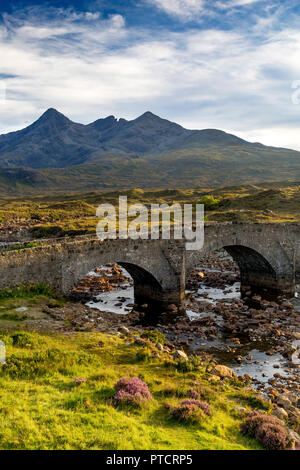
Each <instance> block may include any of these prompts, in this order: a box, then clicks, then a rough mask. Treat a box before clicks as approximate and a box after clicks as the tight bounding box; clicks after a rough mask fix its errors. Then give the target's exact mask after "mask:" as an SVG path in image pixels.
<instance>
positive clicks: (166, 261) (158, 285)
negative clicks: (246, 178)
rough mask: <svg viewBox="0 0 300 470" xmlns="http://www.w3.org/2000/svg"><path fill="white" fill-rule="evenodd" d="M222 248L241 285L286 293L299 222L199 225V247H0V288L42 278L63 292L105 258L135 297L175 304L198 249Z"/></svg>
mask: <svg viewBox="0 0 300 470" xmlns="http://www.w3.org/2000/svg"><path fill="white" fill-rule="evenodd" d="M221 248H224V249H225V250H226V251H227V252H228V253H229V254H230V255H231V256H232V257H233V258H234V259H235V261H236V262H237V263H238V265H239V267H240V271H241V284H242V289H245V288H246V287H247V286H251V287H252V288H253V289H256V288H260V289H272V290H274V291H278V292H284V293H286V294H292V293H294V290H295V283H300V225H298V224H231V223H221V224H217V223H210V224H206V225H205V241H204V247H203V249H202V250H201V251H186V249H185V242H184V240H104V241H100V240H98V239H96V238H92V237H78V238H75V239H63V240H57V241H55V242H54V241H52V242H51V241H43V242H42V244H41V246H38V247H35V248H27V249H22V250H12V251H2V252H0V288H5V287H8V286H17V285H20V284H24V283H25V284H26V283H27V284H29V283H39V282H45V283H47V284H49V285H51V286H52V287H53V288H54V289H55V290H56V291H57V292H58V293H59V294H63V295H67V294H68V293H69V292H70V291H71V289H72V287H73V286H74V285H76V284H77V282H78V281H79V280H80V279H82V278H83V277H85V276H86V274H87V273H88V272H89V271H91V270H93V269H94V268H95V267H97V266H99V265H102V264H106V263H109V262H116V263H118V264H120V265H121V266H123V267H124V268H125V269H126V270H127V271H128V272H129V273H130V275H131V276H132V278H133V280H134V287H135V297H136V301H138V302H140V301H142V302H145V300H146V301H159V302H162V303H180V302H181V301H182V299H183V298H184V291H185V279H186V274H187V273H189V272H190V271H191V270H192V269H193V268H194V267H195V266H197V264H198V263H199V260H200V259H201V257H202V256H203V255H204V254H208V253H209V252H211V251H214V250H217V249H221Z"/></svg>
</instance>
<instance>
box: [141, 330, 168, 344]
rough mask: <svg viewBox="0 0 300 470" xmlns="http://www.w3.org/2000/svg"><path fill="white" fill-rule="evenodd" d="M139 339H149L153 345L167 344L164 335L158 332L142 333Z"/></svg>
mask: <svg viewBox="0 0 300 470" xmlns="http://www.w3.org/2000/svg"><path fill="white" fill-rule="evenodd" d="M141 338H145V339H149V340H150V341H151V342H152V343H154V344H157V343H161V344H166V342H167V340H166V337H165V335H164V334H163V333H161V332H160V331H158V330H150V331H144V333H142V334H141Z"/></svg>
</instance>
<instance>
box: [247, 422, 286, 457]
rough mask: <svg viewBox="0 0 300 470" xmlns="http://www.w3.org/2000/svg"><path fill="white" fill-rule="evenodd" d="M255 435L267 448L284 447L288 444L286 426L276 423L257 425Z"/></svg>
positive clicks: (278, 448)
mask: <svg viewBox="0 0 300 470" xmlns="http://www.w3.org/2000/svg"><path fill="white" fill-rule="evenodd" d="M255 437H256V439H257V440H258V441H259V442H261V443H262V445H263V446H264V447H265V448H266V449H268V450H282V449H286V448H287V446H288V444H289V436H288V433H287V430H286V428H285V427H284V426H280V425H276V424H270V423H264V424H262V425H261V426H259V427H258V429H257V431H256V434H255Z"/></svg>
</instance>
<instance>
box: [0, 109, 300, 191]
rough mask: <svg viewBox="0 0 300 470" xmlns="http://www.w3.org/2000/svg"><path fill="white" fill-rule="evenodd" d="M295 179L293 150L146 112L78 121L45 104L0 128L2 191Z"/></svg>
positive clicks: (299, 157) (299, 171) (298, 171)
mask: <svg viewBox="0 0 300 470" xmlns="http://www.w3.org/2000/svg"><path fill="white" fill-rule="evenodd" d="M66 168H68V171H66ZM299 178H300V152H297V151H295V150H288V149H281V148H276V147H267V146H264V145H262V144H259V143H250V142H247V141H245V140H243V139H240V138H238V137H236V136H234V135H232V134H228V133H226V132H223V131H221V130H217V129H205V130H189V129H185V128H183V127H182V126H180V125H179V124H176V123H173V122H170V121H168V120H166V119H162V118H160V117H159V116H156V115H154V114H153V113H151V112H149V111H148V112H146V113H144V114H143V115H141V116H139V117H138V118H136V119H134V120H130V121H128V120H126V119H116V118H115V117H114V116H108V117H106V118H103V119H98V120H96V121H95V122H92V123H91V124H87V125H84V124H79V123H76V122H73V121H71V120H70V119H68V118H67V117H66V116H64V115H63V114H61V113H60V112H58V111H56V110H55V109H53V108H50V109H48V110H47V111H46V112H45V113H44V114H43V115H42V116H41V117H40V118H39V119H38V120H37V121H35V122H34V123H33V124H31V125H29V126H28V127H26V128H25V129H22V130H19V131H16V132H10V133H9V134H2V135H0V192H1V193H9V194H11V193H15V194H16V193H17V194H21V193H35V192H37V193H38V192H44V191H60V190H66V191H75V190H80V191H81V190H89V189H92V190H95V189H99V190H100V189H106V188H127V187H143V188H145V187H153V188H154V187H172V186H174V187H179V188H180V187H181V188H183V187H195V186H216V185H224V184H230V185H232V184H240V183H243V182H247V183H253V182H260V181H272V180H273V181H279V180H292V181H297V180H299Z"/></svg>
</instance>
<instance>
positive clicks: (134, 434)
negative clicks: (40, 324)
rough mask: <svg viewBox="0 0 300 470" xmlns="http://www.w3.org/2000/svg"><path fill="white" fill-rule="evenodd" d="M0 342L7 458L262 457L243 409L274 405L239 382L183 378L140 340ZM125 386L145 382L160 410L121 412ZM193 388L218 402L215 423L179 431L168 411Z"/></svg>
mask: <svg viewBox="0 0 300 470" xmlns="http://www.w3.org/2000/svg"><path fill="white" fill-rule="evenodd" d="M0 339H1V340H2V341H4V342H5V344H6V352H7V358H6V364H4V365H0V449H106V450H108V449H113V450H117V449H119V450H121V449H128V450H131V449H136V450H138V449H156V450H158V449H159V450H162V449H182V450H192V449H261V448H262V447H261V446H260V444H258V443H257V441H255V440H254V439H250V438H247V437H245V436H243V435H242V434H241V433H240V430H239V429H240V423H241V419H242V415H241V414H240V412H239V411H238V410H237V407H239V406H244V407H246V408H248V409H251V407H254V408H259V407H266V404H264V403H263V402H261V401H260V400H259V399H258V398H256V397H255V395H254V392H252V391H250V390H248V389H247V388H245V387H244V385H242V383H241V382H239V381H238V380H235V381H231V382H226V381H225V382H223V384H221V383H220V382H211V381H210V380H211V377H212V376H211V374H210V373H209V372H208V369H209V367H208V365H207V364H205V363H201V364H200V366H198V367H197V368H195V369H194V370H192V371H189V372H185V371H183V370H178V367H177V366H176V362H174V361H173V360H172V359H170V358H171V356H170V355H168V354H166V353H159V352H157V353H156V356H157V357H154V358H153V357H152V356H151V351H152V352H153V348H154V349H155V346H154V345H153V346H151V345H150V349H149V346H148V347H147V348H146V350H145V346H141V345H138V344H136V343H135V340H134V338H133V336H122V335H121V336H117V335H114V336H113V335H110V334H100V333H97V332H90V333H72V334H68V335H50V334H39V333H30V332H20V331H18V332H16V331H13V332H12V331H11V330H10V331H9V332H8V330H7V331H6V332H4V331H2V332H1V334H0ZM166 362H167V365H166ZM179 369H180V368H179ZM124 376H127V377H133V376H138V377H140V378H141V379H142V380H144V381H145V382H146V383H147V384H148V386H149V389H150V391H151V394H152V396H153V400H151V401H150V402H148V403H147V404H145V405H143V406H142V407H141V408H137V409H136V408H132V407H130V406H128V405H127V406H125V405H123V406H121V407H116V406H115V405H114V404H112V403H111V401H110V398H111V397H113V396H114V394H115V393H116V392H115V390H114V385H115V384H116V382H117V381H118V380H119V379H120V378H121V377H124ZM75 379H77V380H75ZM79 379H80V380H79ZM77 382H82V383H77ZM191 387H193V388H194V389H195V388H196V389H197V390H198V392H199V393H200V395H201V399H203V400H206V401H207V402H209V404H210V407H211V410H212V416H210V417H208V418H207V419H206V420H204V421H203V422H201V423H198V424H188V423H179V422H177V421H175V420H174V419H173V418H171V417H170V415H169V413H168V410H167V409H166V408H165V406H164V404H165V403H169V404H171V405H175V404H177V403H179V402H180V401H181V400H182V399H184V397H186V396H187V395H186V394H187V391H188V390H189V389H190V388H191Z"/></svg>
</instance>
